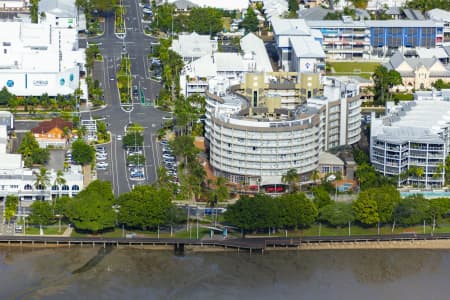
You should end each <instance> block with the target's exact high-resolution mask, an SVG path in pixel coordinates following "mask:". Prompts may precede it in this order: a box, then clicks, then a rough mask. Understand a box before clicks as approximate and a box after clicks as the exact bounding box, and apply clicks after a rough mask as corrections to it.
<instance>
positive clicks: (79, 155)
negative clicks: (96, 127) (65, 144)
mask: <svg viewBox="0 0 450 300" xmlns="http://www.w3.org/2000/svg"><path fill="white" fill-rule="evenodd" d="M94 158H95V150H94V148H93V147H92V146H89V145H88V144H86V143H85V142H84V141H83V140H77V141H75V142H73V143H72V159H73V161H74V162H75V163H77V164H80V165H88V164H91V163H92V162H93V161H94Z"/></svg>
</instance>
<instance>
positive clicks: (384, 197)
mask: <svg viewBox="0 0 450 300" xmlns="http://www.w3.org/2000/svg"><path fill="white" fill-rule="evenodd" d="M367 193H368V195H369V197H370V199H373V200H375V201H376V202H377V211H378V216H379V218H380V223H388V222H391V221H392V213H393V211H394V207H395V206H396V205H397V203H398V202H399V201H400V193H399V191H398V190H397V189H396V188H395V187H394V186H392V185H386V186H382V187H378V188H371V189H368V190H367Z"/></svg>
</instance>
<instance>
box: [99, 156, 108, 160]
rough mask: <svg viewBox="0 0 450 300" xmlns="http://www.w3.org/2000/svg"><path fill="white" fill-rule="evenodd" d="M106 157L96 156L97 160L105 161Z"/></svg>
mask: <svg viewBox="0 0 450 300" xmlns="http://www.w3.org/2000/svg"><path fill="white" fill-rule="evenodd" d="M106 159H107V157H106V156H97V160H106Z"/></svg>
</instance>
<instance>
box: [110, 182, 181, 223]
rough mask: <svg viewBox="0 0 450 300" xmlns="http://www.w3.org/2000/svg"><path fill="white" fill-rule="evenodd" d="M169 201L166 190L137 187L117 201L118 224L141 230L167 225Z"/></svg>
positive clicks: (170, 203)
mask: <svg viewBox="0 0 450 300" xmlns="http://www.w3.org/2000/svg"><path fill="white" fill-rule="evenodd" d="M171 201H172V193H171V192H169V191H168V190H166V189H158V188H155V187H153V186H150V185H139V186H137V187H135V188H134V189H133V190H132V191H131V192H128V193H125V194H121V195H120V196H119V198H118V199H117V204H119V205H120V209H119V215H118V220H119V223H122V224H125V225H126V226H127V227H131V228H140V229H142V230H145V229H149V228H155V227H157V226H159V225H162V224H167V223H168V222H169V211H170V210H171V209H172V206H173V204H172V202H171Z"/></svg>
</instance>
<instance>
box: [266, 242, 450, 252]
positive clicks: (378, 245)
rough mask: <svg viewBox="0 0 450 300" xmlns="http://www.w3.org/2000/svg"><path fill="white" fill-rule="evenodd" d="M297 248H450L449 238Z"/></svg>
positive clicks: (326, 243) (308, 245) (319, 244)
mask: <svg viewBox="0 0 450 300" xmlns="http://www.w3.org/2000/svg"><path fill="white" fill-rule="evenodd" d="M285 249H288V250H289V249H292V248H282V247H277V248H270V247H269V248H266V250H265V251H278V250H285ZM296 249H298V250H353V249H355V250H356V249H359V250H364V249H436V250H438V249H441V250H442V249H450V240H408V241H357V242H321V243H303V244H301V245H300V246H299V247H298V248H296Z"/></svg>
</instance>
